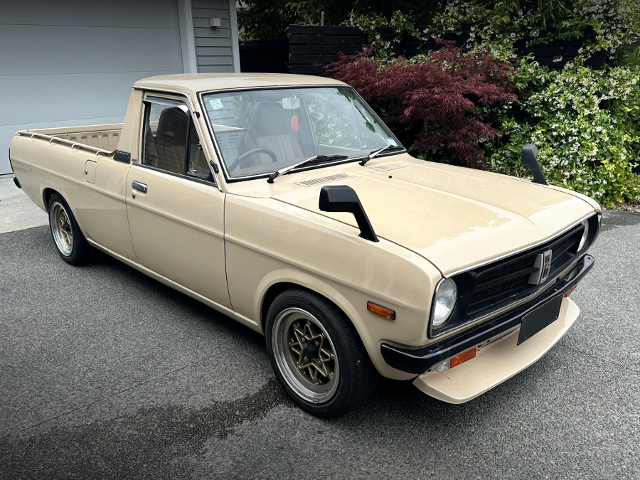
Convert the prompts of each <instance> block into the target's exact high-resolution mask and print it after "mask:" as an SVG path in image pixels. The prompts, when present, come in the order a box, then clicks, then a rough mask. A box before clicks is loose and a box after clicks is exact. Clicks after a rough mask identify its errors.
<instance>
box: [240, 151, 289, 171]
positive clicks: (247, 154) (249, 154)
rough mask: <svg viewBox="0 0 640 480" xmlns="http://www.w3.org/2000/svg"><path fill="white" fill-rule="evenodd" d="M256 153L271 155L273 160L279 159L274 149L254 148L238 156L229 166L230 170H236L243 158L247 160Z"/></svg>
mask: <svg viewBox="0 0 640 480" xmlns="http://www.w3.org/2000/svg"><path fill="white" fill-rule="evenodd" d="M256 153H264V154H266V155H269V156H270V157H271V161H273V162H277V161H278V157H276V154H275V152H274V151H273V150H269V149H268V148H264V147H259V148H252V149H251V150H249V151H248V152H244V153H243V154H242V155H240V156H239V157H238V158H236V159H235V161H234V162H233V163H232V164H231V165H230V166H229V171H230V172H231V171H233V170H235V169H236V168H238V165H240V164H241V163H242V161H243V160H246V159H247V158H248V157H250V156H251V155H254V154H256Z"/></svg>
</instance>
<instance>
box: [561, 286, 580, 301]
mask: <svg viewBox="0 0 640 480" xmlns="http://www.w3.org/2000/svg"><path fill="white" fill-rule="evenodd" d="M577 286H578V285H574V286H573V288H572V289H571V290H569V291H568V292H567V293H565V294H564V295H563V297H564V298H567V297H568V296H569V295H571V294H572V293H573V291H574V290H575V289H576V287H577Z"/></svg>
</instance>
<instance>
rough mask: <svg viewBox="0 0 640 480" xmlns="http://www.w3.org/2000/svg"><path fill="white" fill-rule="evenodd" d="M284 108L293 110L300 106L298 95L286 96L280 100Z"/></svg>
mask: <svg viewBox="0 0 640 480" xmlns="http://www.w3.org/2000/svg"><path fill="white" fill-rule="evenodd" d="M280 103H281V104H282V108H284V109H285V110H294V109H296V108H300V99H299V98H298V97H286V98H283V99H282V101H281V102H280Z"/></svg>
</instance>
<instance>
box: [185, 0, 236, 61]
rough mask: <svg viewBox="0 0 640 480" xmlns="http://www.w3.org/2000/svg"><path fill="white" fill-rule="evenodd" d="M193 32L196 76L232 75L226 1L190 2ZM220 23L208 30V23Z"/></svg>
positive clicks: (202, 0) (228, 16) (195, 0)
mask: <svg viewBox="0 0 640 480" xmlns="http://www.w3.org/2000/svg"><path fill="white" fill-rule="evenodd" d="M191 6H192V12H193V32H194V36H195V45H196V58H197V64H198V72H199V73H229V72H233V71H234V68H233V50H232V47H231V37H232V36H231V20H230V17H231V15H230V12H229V1H228V0H192V2H191ZM213 17H218V18H220V19H221V25H220V26H219V27H215V28H211V27H210V26H209V19H210V18H213Z"/></svg>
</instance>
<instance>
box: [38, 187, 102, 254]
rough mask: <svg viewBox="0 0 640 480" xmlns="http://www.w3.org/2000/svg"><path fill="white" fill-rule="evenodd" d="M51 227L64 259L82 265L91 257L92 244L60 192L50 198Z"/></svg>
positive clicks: (54, 240) (57, 246)
mask: <svg viewBox="0 0 640 480" xmlns="http://www.w3.org/2000/svg"><path fill="white" fill-rule="evenodd" d="M48 212H49V229H50V230H51V236H52V237H53V243H54V244H55V246H56V249H57V250H58V253H59V254H60V256H61V257H62V259H63V260H64V261H65V262H67V263H69V264H71V265H80V264H82V263H84V262H86V261H87V260H88V259H89V256H90V253H91V246H90V245H89V244H88V243H87V239H86V238H84V235H83V234H82V231H81V230H80V227H79V226H78V222H77V221H76V218H75V217H74V216H73V212H72V211H71V209H70V208H69V204H67V202H66V201H65V199H64V198H62V195H60V194H59V193H54V194H52V195H51V198H49V205H48Z"/></svg>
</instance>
